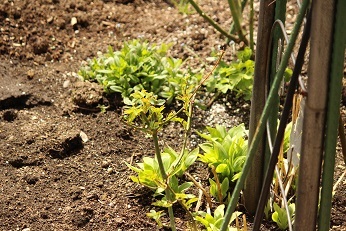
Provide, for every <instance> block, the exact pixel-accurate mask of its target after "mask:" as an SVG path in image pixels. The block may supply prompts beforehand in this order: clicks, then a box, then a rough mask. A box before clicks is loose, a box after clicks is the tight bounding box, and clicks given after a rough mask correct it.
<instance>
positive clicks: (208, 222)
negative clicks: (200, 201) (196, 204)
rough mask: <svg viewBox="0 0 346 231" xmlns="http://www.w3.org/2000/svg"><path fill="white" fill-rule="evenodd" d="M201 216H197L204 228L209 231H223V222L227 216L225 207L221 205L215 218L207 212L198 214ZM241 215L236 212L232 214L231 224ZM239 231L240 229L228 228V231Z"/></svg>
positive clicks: (215, 213)
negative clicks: (221, 230)
mask: <svg viewBox="0 0 346 231" xmlns="http://www.w3.org/2000/svg"><path fill="white" fill-rule="evenodd" d="M198 214H199V216H196V220H197V221H199V222H200V223H201V224H202V225H204V227H205V228H206V230H207V231H219V230H220V229H221V225H222V222H223V220H224V216H225V205H224V204H222V205H219V206H218V207H217V208H216V209H215V211H214V216H212V215H211V214H209V213H206V212H201V211H199V212H198ZM239 215H241V212H234V213H233V214H232V217H231V220H230V223H232V222H233V221H234V220H235V219H236V217H238V216H239ZM237 230H239V229H238V228H232V227H228V228H227V231H237Z"/></svg>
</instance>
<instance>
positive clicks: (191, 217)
mask: <svg viewBox="0 0 346 231" xmlns="http://www.w3.org/2000/svg"><path fill="white" fill-rule="evenodd" d="M167 189H168V191H170V193H172V195H174V197H175V192H174V190H173V189H172V188H171V186H169V184H167ZM176 201H177V202H178V203H179V204H180V205H181V207H183V209H184V210H185V212H186V213H187V215H188V217H189V219H190V220H191V224H192V228H193V230H194V231H198V229H197V224H196V221H195V219H194V218H193V214H192V213H191V212H190V211H189V209H188V208H187V207H186V205H185V204H184V203H183V202H182V201H181V200H176Z"/></svg>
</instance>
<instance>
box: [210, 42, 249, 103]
mask: <svg viewBox="0 0 346 231" xmlns="http://www.w3.org/2000/svg"><path fill="white" fill-rule="evenodd" d="M237 57H238V60H237V61H235V62H231V63H229V64H228V63H225V62H220V65H219V67H218V68H217V69H216V71H215V72H214V78H210V79H209V80H208V81H207V82H206V87H207V91H209V92H215V93H217V94H219V93H223V94H226V93H227V92H234V93H235V94H236V96H237V97H243V98H244V99H246V100H249V99H250V98H251V94H252V85H253V77H254V68H255V62H254V61H253V60H251V57H252V51H251V49H250V48H248V47H246V48H245V49H244V50H243V51H239V52H238V54H237Z"/></svg>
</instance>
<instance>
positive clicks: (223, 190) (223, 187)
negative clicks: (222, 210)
mask: <svg viewBox="0 0 346 231" xmlns="http://www.w3.org/2000/svg"><path fill="white" fill-rule="evenodd" d="M228 190H229V180H228V178H225V179H224V180H223V181H222V184H221V194H222V197H223V198H225V197H226V196H227V192H228Z"/></svg>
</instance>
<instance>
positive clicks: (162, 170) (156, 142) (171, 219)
mask: <svg viewBox="0 0 346 231" xmlns="http://www.w3.org/2000/svg"><path fill="white" fill-rule="evenodd" d="M152 133H153V134H152V135H153V140H154V145H155V154H156V158H157V162H158V164H159V168H160V173H161V177H162V179H163V181H164V182H167V174H166V171H165V168H164V166H163V162H162V157H161V152H160V147H159V140H158V136H157V130H153V131H152ZM167 185H168V184H167ZM165 194H166V197H167V201H168V202H171V201H172V195H171V191H170V190H169V189H168V187H166V188H165ZM168 215H169V222H170V224H171V229H172V231H176V230H177V229H176V226H175V219H174V213H173V208H172V206H170V207H168Z"/></svg>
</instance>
